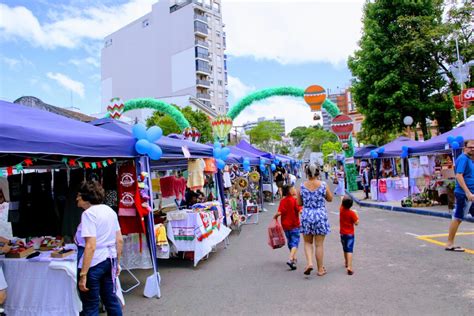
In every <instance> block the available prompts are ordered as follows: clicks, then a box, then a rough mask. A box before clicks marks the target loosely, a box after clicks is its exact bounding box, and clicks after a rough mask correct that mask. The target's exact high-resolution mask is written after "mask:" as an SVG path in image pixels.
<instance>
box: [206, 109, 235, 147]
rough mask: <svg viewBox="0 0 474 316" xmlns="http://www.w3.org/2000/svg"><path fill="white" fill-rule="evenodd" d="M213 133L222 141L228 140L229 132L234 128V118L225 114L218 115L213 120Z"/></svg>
mask: <svg viewBox="0 0 474 316" xmlns="http://www.w3.org/2000/svg"><path fill="white" fill-rule="evenodd" d="M211 127H212V133H213V134H214V137H215V138H217V139H219V140H220V141H221V142H224V143H225V142H226V141H227V134H229V132H230V130H231V129H232V119H231V118H230V117H228V116H225V115H218V116H217V117H216V118H215V119H213V120H212V121H211Z"/></svg>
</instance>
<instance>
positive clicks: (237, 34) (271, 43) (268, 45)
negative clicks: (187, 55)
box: [222, 0, 364, 65]
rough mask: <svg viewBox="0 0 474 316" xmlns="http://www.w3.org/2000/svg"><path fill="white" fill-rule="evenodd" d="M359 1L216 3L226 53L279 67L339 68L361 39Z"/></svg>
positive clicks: (241, 1)
mask: <svg viewBox="0 0 474 316" xmlns="http://www.w3.org/2000/svg"><path fill="white" fill-rule="evenodd" d="M363 4H364V1H363V0H358V1H262V0H260V1H244V0H239V1H235V0H234V1H229V2H227V1H226V2H225V3H224V4H223V5H222V11H223V13H222V15H223V18H222V20H223V21H224V23H225V25H226V26H225V29H224V30H225V32H226V35H227V38H226V40H227V53H228V54H229V55H233V56H237V57H244V56H251V57H254V58H256V59H269V60H275V61H277V62H279V63H281V64H299V63H307V62H330V63H332V64H335V65H337V64H340V63H343V62H345V61H346V60H347V57H348V56H349V55H350V54H352V53H353V51H354V50H355V49H356V48H357V41H358V40H359V39H360V37H361V28H362V22H361V18H362V11H363Z"/></svg>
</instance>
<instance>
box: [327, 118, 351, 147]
mask: <svg viewBox="0 0 474 316" xmlns="http://www.w3.org/2000/svg"><path fill="white" fill-rule="evenodd" d="M331 129H332V131H333V132H334V134H336V135H337V137H338V138H339V140H340V141H341V142H348V141H349V136H351V133H352V130H353V129H354V122H353V121H352V119H351V118H350V117H349V116H348V115H345V114H341V115H338V116H336V117H335V118H334V119H333V120H332V122H331Z"/></svg>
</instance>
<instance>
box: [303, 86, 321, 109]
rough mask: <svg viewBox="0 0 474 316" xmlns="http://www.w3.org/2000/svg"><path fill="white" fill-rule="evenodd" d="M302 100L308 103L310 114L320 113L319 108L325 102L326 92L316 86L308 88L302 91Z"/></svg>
mask: <svg viewBox="0 0 474 316" xmlns="http://www.w3.org/2000/svg"><path fill="white" fill-rule="evenodd" d="M304 100H305V101H306V103H308V105H309V107H310V108H311V111H312V112H316V111H321V106H322V105H323V103H324V101H325V100H326V90H324V88H323V87H321V86H317V85H313V86H309V87H308V88H306V90H305V91H304Z"/></svg>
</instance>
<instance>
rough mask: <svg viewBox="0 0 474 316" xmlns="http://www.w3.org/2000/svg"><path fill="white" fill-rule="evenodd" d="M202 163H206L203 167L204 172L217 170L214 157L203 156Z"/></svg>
mask: <svg viewBox="0 0 474 316" xmlns="http://www.w3.org/2000/svg"><path fill="white" fill-rule="evenodd" d="M204 163H205V164H206V166H205V167H204V172H207V173H216V172H217V167H216V160H215V159H214V158H204Z"/></svg>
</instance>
